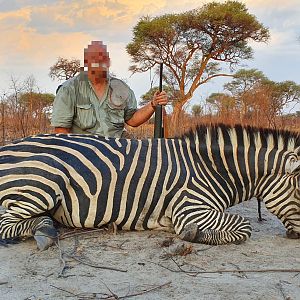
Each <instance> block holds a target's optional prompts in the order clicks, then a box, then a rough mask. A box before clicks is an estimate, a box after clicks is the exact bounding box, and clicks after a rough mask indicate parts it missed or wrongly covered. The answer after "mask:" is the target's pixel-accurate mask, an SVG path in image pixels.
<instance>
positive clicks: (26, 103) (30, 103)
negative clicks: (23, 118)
mask: <svg viewBox="0 0 300 300" xmlns="http://www.w3.org/2000/svg"><path fill="white" fill-rule="evenodd" d="M54 98H55V96H54V95H53V94H48V93H34V92H31V93H23V94H21V96H20V99H19V104H20V106H22V107H26V108H27V109H30V110H31V111H36V110H42V109H44V108H47V107H49V106H51V105H52V103H53V101H54Z"/></svg>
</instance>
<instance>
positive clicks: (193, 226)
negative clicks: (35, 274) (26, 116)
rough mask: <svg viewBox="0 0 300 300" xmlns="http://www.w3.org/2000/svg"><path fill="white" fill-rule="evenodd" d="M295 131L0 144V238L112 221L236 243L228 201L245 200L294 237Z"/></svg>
mask: <svg viewBox="0 0 300 300" xmlns="http://www.w3.org/2000/svg"><path fill="white" fill-rule="evenodd" d="M299 156H300V134H299V133H293V132H288V131H277V130H270V129H259V128H252V127H242V126H240V125H237V126H232V127H231V126H225V125H222V124H218V125H207V126H206V125H199V126H197V128H196V129H194V130H191V131H190V132H189V133H187V134H184V135H182V136H181V137H177V138H170V139H163V138H154V139H141V140H137V139H122V138H108V137H100V136H96V135H80V134H40V135H35V136H31V137H27V138H24V139H21V140H19V141H16V142H13V143H11V144H9V145H6V146H3V147H1V148H0V205H2V206H3V207H4V208H5V209H6V211H5V212H4V214H2V215H1V217H0V239H1V240H2V241H3V242H4V241H6V240H9V239H11V238H14V237H20V236H33V237H34V238H35V240H36V242H37V246H38V248H39V249H41V250H44V249H46V248H48V247H49V246H50V245H51V244H52V243H53V242H54V241H55V239H56V238H57V236H58V233H57V232H58V231H57V230H56V229H55V227H54V225H53V219H54V220H56V221H58V222H59V223H61V224H63V225H66V226H68V227H73V228H75V227H76V228H77V227H79V228H98V227H102V226H104V225H107V224H110V223H114V224H115V225H116V226H117V227H118V228H119V229H123V230H147V229H160V230H165V231H170V232H175V233H176V234H177V235H178V236H179V237H180V238H181V239H183V240H185V241H189V242H197V243H204V244H211V245H220V244H226V243H240V242H243V241H245V240H246V239H248V238H249V237H250V235H251V226H250V223H249V221H248V220H247V219H246V218H244V217H242V216H239V215H233V214H230V213H227V212H226V211H225V210H226V209H227V208H228V207H231V206H233V205H236V204H238V203H241V202H243V201H247V200H250V199H251V198H253V197H256V198H257V199H259V200H261V201H263V202H264V204H265V206H266V207H267V209H268V210H269V211H270V212H271V213H273V214H274V215H276V216H277V217H278V218H279V220H281V221H282V223H283V225H284V226H285V228H286V231H287V237H289V238H300V188H299V186H300V175H299V174H300V157H299Z"/></svg>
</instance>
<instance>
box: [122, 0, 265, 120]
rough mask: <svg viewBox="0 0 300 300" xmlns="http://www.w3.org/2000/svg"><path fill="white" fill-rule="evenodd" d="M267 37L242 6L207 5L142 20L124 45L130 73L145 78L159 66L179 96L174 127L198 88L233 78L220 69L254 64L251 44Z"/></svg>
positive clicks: (232, 4)
mask: <svg viewBox="0 0 300 300" xmlns="http://www.w3.org/2000/svg"><path fill="white" fill-rule="evenodd" d="M268 38H269V31H268V29H267V28H265V27H264V26H263V25H262V24H261V23H260V22H258V21H257V19H256V17H255V16H254V15H252V14H250V13H249V12H248V10H247V8H246V6H245V5H244V4H243V3H240V2H238V1H226V2H225V3H218V2H211V3H208V4H205V5H204V6H202V7H201V8H199V9H195V10H191V11H187V12H185V13H181V14H165V15H163V16H158V17H154V18H150V17H143V18H141V19H140V20H139V22H138V23H137V25H136V26H135V27H134V29H133V38H132V42H130V43H129V44H128V45H127V47H126V48H127V52H128V54H129V55H130V56H131V59H132V63H133V64H132V65H131V66H130V70H131V71H133V72H145V71H147V70H149V69H151V68H153V67H155V66H157V65H158V64H159V63H161V62H163V63H164V65H165V78H166V79H167V83H168V85H170V86H173V87H174V89H176V90H178V91H179V92H180V101H177V103H176V105H175V106H174V111H173V115H172V119H173V122H174V125H176V124H177V122H178V118H179V115H180V113H181V111H182V109H183V106H184V105H185V104H186V103H187V102H188V101H189V100H190V99H191V98H192V96H193V93H194V91H195V90H196V89H197V88H198V87H199V86H200V85H202V84H204V83H206V82H208V81H209V80H211V79H213V78H215V77H218V76H231V74H230V73H229V72H225V71H224V68H228V67H231V68H233V67H234V66H235V65H237V64H238V63H239V62H240V61H242V60H244V59H250V58H252V52H253V51H252V48H251V47H250V46H249V44H248V43H249V41H256V42H266V41H267V40H268Z"/></svg>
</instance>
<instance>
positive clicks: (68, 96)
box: [51, 86, 75, 128]
mask: <svg viewBox="0 0 300 300" xmlns="http://www.w3.org/2000/svg"><path fill="white" fill-rule="evenodd" d="M74 97H75V95H73V93H72V91H71V89H70V87H67V86H62V87H61V88H60V89H59V91H58V93H57V95H56V97H55V99H54V103H53V112H52V118H51V126H53V127H64V128H71V127H72V124H73V119H74V114H75V105H74Z"/></svg>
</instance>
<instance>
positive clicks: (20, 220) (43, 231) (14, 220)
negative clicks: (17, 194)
mask: <svg viewBox="0 0 300 300" xmlns="http://www.w3.org/2000/svg"><path fill="white" fill-rule="evenodd" d="M20 210H21V208H20V207H19V210H18V209H17V207H16V206H15V207H14V208H13V209H8V210H7V211H6V212H5V213H4V214H3V215H1V216H0V241H1V240H2V244H4V243H6V240H8V241H9V240H10V239H14V238H15V237H22V236H33V237H34V239H35V240H36V242H37V246H38V248H39V249H40V250H45V249H47V248H48V247H49V246H51V245H52V244H53V242H54V240H55V239H56V238H57V231H56V229H55V228H54V226H53V221H52V219H51V218H49V217H47V216H39V217H33V216H32V215H30V214H28V212H26V213H24V208H22V211H23V214H21V212H20ZM40 213H41V212H40Z"/></svg>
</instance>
